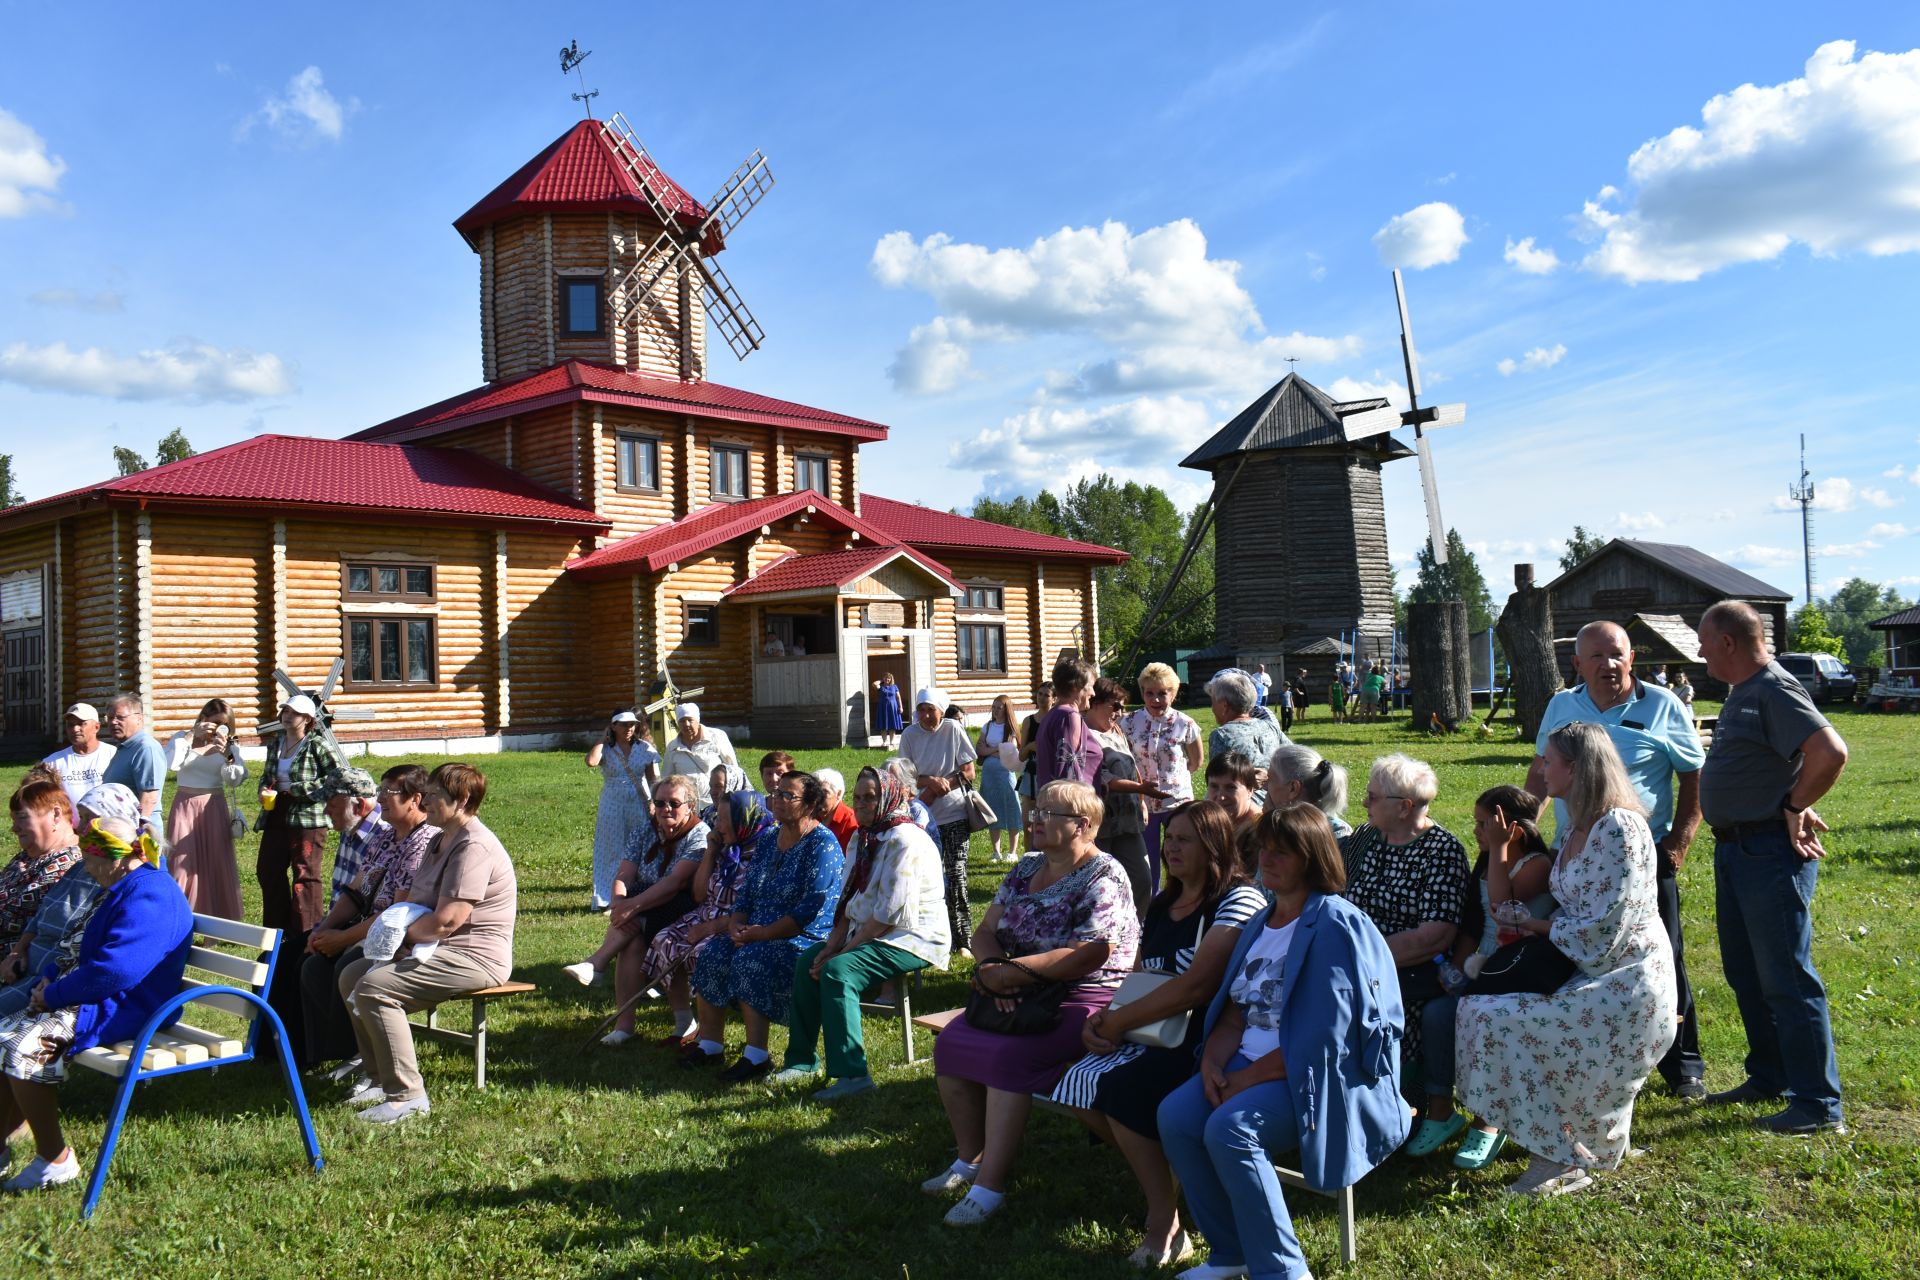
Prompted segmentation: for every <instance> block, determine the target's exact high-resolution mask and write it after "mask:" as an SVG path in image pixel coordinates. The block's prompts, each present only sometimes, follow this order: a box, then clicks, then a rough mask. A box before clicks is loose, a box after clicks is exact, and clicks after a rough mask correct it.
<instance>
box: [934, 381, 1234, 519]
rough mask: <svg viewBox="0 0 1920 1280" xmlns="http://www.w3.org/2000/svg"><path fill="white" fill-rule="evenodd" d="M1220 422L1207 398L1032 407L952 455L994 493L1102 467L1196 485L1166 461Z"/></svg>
mask: <svg viewBox="0 0 1920 1280" xmlns="http://www.w3.org/2000/svg"><path fill="white" fill-rule="evenodd" d="M1218 425H1219V422H1218V419H1217V417H1216V416H1215V415H1214V413H1213V412H1212V411H1211V410H1210V409H1209V408H1208V407H1207V406H1206V405H1205V404H1204V403H1202V402H1200V401H1198V400H1191V399H1187V398H1186V397H1183V396H1167V397H1164V398H1158V399H1156V398H1154V397H1151V396H1141V397H1138V398H1136V399H1133V400H1126V401H1122V402H1121V403H1119V404H1111V405H1102V406H1099V407H1093V406H1087V405H1045V404H1043V405H1035V406H1033V407H1031V408H1028V409H1026V410H1024V411H1022V412H1020V413H1017V414H1014V415H1013V416H1011V417H1009V418H1007V419H1005V420H1004V421H1002V422H1001V423H1000V425H999V426H997V427H990V428H988V429H987V430H985V431H982V432H980V433H978V434H977V435H975V436H973V437H972V438H971V439H968V440H964V441H961V442H959V443H957V444H955V445H954V446H953V449H952V460H953V462H954V463H955V465H957V466H961V467H964V468H965V469H966V470H967V471H969V472H974V473H978V474H979V475H980V478H981V486H982V488H983V489H984V490H985V491H986V492H987V493H988V494H989V495H992V496H1006V495H1011V494H1016V493H1026V492H1028V491H1029V490H1030V489H1031V488H1032V486H1033V484H1034V483H1035V482H1036V480H1039V481H1044V483H1046V484H1047V485H1048V486H1049V487H1054V488H1058V487H1059V486H1061V485H1067V484H1072V483H1074V482H1075V481H1078V480H1081V479H1084V478H1086V477H1089V476H1092V475H1095V474H1097V473H1099V472H1101V471H1105V472H1108V473H1109V474H1111V475H1114V476H1117V477H1119V478H1121V479H1123V480H1124V479H1129V478H1131V479H1138V480H1142V481H1146V482H1149V483H1153V484H1157V485H1159V486H1160V487H1161V488H1163V489H1168V490H1175V489H1182V490H1184V489H1197V488H1198V487H1199V486H1200V485H1203V484H1204V483H1205V482H1204V481H1203V480H1201V479H1200V478H1199V477H1200V473H1198V472H1194V473H1192V475H1193V479H1192V480H1188V479H1187V477H1186V476H1185V475H1181V474H1177V473H1175V470H1174V468H1172V467H1170V466H1169V465H1168V462H1169V459H1170V458H1171V459H1175V460H1177V459H1178V458H1180V457H1182V456H1184V455H1185V454H1186V453H1188V452H1189V451H1191V450H1192V449H1194V448H1196V447H1197V446H1199V445H1200V444H1201V443H1202V442H1203V441H1205V440H1206V438H1207V437H1208V436H1209V435H1211V434H1212V433H1213V430H1214V428H1215V427H1217V426H1218ZM1181 482H1185V483H1184V484H1183V483H1181Z"/></svg>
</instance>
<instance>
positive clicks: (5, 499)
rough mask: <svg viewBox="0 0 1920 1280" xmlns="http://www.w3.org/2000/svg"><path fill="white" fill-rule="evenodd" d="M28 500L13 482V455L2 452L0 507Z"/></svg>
mask: <svg viewBox="0 0 1920 1280" xmlns="http://www.w3.org/2000/svg"><path fill="white" fill-rule="evenodd" d="M26 500H27V499H26V496H25V495H24V494H22V493H21V492H20V490H19V489H18V488H16V487H15V485H14V483H13V455H12V454H10V453H0V508H5V507H17V506H19V505H20V504H21V503H23V502H25V501H26Z"/></svg>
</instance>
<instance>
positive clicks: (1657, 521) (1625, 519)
mask: <svg viewBox="0 0 1920 1280" xmlns="http://www.w3.org/2000/svg"><path fill="white" fill-rule="evenodd" d="M1613 523H1614V525H1615V526H1616V527H1618V528H1621V529H1625V530H1627V531H1628V532H1629V533H1646V532H1648V531H1650V530H1653V529H1664V528H1666V527H1667V522H1666V521H1665V520H1662V519H1661V518H1660V517H1659V516H1658V515H1656V514H1655V513H1653V512H1651V511H1642V512H1641V513H1640V514H1639V515H1634V514H1633V513H1632V512H1628V511H1622V512H1621V513H1620V514H1619V515H1618V516H1617V517H1615V519H1614V522H1613Z"/></svg>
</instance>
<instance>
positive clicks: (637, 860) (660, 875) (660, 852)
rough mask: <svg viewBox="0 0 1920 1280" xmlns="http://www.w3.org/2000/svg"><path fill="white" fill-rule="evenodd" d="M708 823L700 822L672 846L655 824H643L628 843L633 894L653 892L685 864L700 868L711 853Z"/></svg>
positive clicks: (627, 855) (627, 857) (627, 853)
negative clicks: (646, 891)
mask: <svg viewBox="0 0 1920 1280" xmlns="http://www.w3.org/2000/svg"><path fill="white" fill-rule="evenodd" d="M707 831H708V827H707V824H706V823H704V822H696V823H694V824H693V826H692V827H691V828H689V829H688V831H687V834H685V835H684V836H681V837H680V838H679V839H678V840H677V841H674V842H673V843H672V844H668V843H666V842H665V841H663V840H661V839H660V832H659V830H658V829H657V828H655V827H654V825H653V823H652V822H650V821H649V822H642V823H641V824H640V826H639V828H638V829H637V830H635V831H634V833H633V839H632V840H630V841H628V842H627V852H626V861H628V862H631V863H632V864H633V867H634V883H633V885H632V886H631V888H632V890H633V892H635V893H639V892H640V891H641V890H643V889H651V888H653V886H655V885H656V884H659V883H660V882H661V881H662V880H665V879H666V878H667V872H669V871H671V870H673V868H674V867H675V866H677V865H679V864H680V863H682V862H691V863H692V864H693V865H694V866H696V867H698V866H699V865H700V859H701V857H702V856H704V855H705V853H706V851H707Z"/></svg>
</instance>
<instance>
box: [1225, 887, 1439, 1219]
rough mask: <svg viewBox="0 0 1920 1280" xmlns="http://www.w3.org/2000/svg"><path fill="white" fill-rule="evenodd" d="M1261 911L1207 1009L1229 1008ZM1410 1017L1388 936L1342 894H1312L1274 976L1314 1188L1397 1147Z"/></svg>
mask: <svg viewBox="0 0 1920 1280" xmlns="http://www.w3.org/2000/svg"><path fill="white" fill-rule="evenodd" d="M1264 926H1265V917H1264V916H1262V917H1261V919H1260V920H1259V921H1248V923H1247V927H1246V928H1245V929H1243V930H1241V931H1240V945H1239V946H1238V947H1236V948H1235V949H1234V952H1233V959H1232V960H1230V961H1229V962H1228V963H1227V978H1226V980H1225V981H1223V982H1222V983H1221V984H1220V990H1219V991H1218V992H1217V993H1215V995H1214V997H1213V1004H1212V1005H1211V1006H1209V1007H1208V1009H1207V1021H1206V1030H1207V1034H1209V1035H1211V1034H1212V1033H1213V1028H1214V1024H1215V1023H1217V1022H1218V1021H1219V1020H1220V1015H1221V1014H1222V1013H1223V1012H1224V1011H1225V1010H1226V1007H1227V990H1228V988H1229V987H1231V986H1232V985H1233V976H1234V975H1235V974H1237V973H1239V972H1240V970H1241V968H1242V966H1244V965H1245V963H1246V958H1247V953H1248V952H1249V951H1251V950H1252V949H1253V944H1254V943H1255V942H1256V941H1257V940H1258V939H1259V937H1260V931H1261V929H1262V928H1263V927H1264ZM1405 1026H1406V1015H1405V1013H1404V1012H1403V1010H1402V1008H1401V1005H1400V982H1399V978H1398V976H1397V974H1396V972H1395V969H1394V964H1393V956H1392V955H1391V954H1390V953H1389V952H1388V951H1387V941H1386V939H1385V938H1383V937H1381V936H1380V930H1379V929H1377V928H1375V927H1374V923H1373V921H1372V920H1370V919H1368V918H1367V916H1366V913H1365V912H1363V911H1361V910H1360V908H1358V907H1356V906H1354V905H1353V904H1352V903H1351V902H1348V901H1347V900H1346V899H1345V898H1340V897H1333V896H1330V895H1326V894H1317V893H1316V894H1312V895H1310V896H1309V897H1308V898H1307V905H1306V907H1305V908H1304V909H1303V910H1302V911H1301V912H1300V919H1299V921H1298V922H1297V923H1296V924H1295V925H1294V928H1293V941H1292V945H1291V946H1289V948H1288V949H1287V963H1286V969H1285V970H1284V972H1283V973H1282V974H1281V978H1280V1050H1281V1053H1282V1054H1283V1055H1284V1056H1285V1058H1286V1063H1287V1079H1286V1083H1287V1086H1288V1087H1289V1088H1290V1089H1292V1091H1293V1103H1294V1107H1295V1109H1296V1113H1297V1114H1298V1115H1299V1117H1300V1176H1301V1177H1302V1178H1304V1179H1305V1180H1306V1183H1307V1185H1308V1186H1309V1187H1312V1188H1313V1189H1314V1190H1315V1191H1336V1190H1338V1189H1339V1188H1341V1187H1348V1186H1352V1185H1353V1184H1354V1183H1356V1182H1358V1181H1359V1180H1360V1179H1361V1178H1363V1177H1365V1176H1366V1174H1367V1173H1368V1172H1369V1171H1371V1170H1372V1169H1373V1168H1374V1166H1376V1165H1378V1164H1380V1163H1381V1162H1382V1161H1383V1160H1385V1159H1386V1158H1387V1157H1388V1156H1390V1155H1392V1154H1393V1153H1394V1152H1395V1151H1396V1150H1398V1149H1399V1147H1400V1144H1401V1143H1402V1142H1404V1141H1406V1138H1407V1130H1408V1127H1409V1126H1410V1125H1411V1123H1412V1119H1411V1112H1410V1109H1409V1108H1408V1106H1407V1104H1406V1102H1405V1101H1404V1100H1402V1098H1401V1097H1400V1036H1401V1033H1402V1031H1403V1030H1404V1029H1405Z"/></svg>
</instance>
